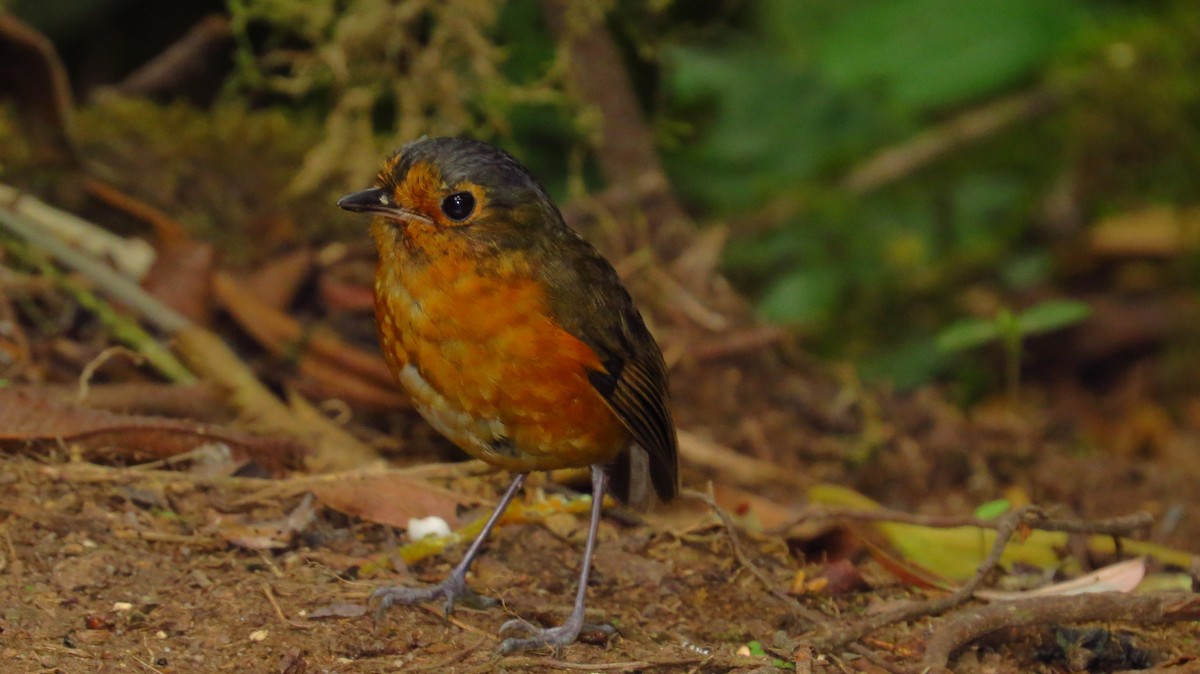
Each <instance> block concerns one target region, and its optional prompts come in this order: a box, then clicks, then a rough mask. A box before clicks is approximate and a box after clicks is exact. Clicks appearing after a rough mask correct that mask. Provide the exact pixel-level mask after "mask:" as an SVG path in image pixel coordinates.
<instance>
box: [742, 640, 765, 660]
mask: <svg viewBox="0 0 1200 674" xmlns="http://www.w3.org/2000/svg"><path fill="white" fill-rule="evenodd" d="M746 647H747V648H749V649H750V655H753V656H758V657H761V656H763V655H766V654H767V652H766V651H765V650H763V645H762V642H759V641H751V642H750V643H748V644H746Z"/></svg>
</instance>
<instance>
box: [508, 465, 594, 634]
mask: <svg viewBox="0 0 1200 674" xmlns="http://www.w3.org/2000/svg"><path fill="white" fill-rule="evenodd" d="M607 485H608V474H607V473H605V472H604V468H602V467H600V466H592V519H591V521H590V522H589V523H588V536H587V544H586V545H585V546H584V548H583V564H582V568H581V569H580V571H579V589H578V590H577V591H576V592H575V606H574V608H572V609H571V616H570V617H569V618H567V622H565V623H563V624H562V625H559V626H558V627H549V628H541V627H535V626H534V625H531V624H530V623H528V622H525V621H524V620H510V621H508V622H506V623H504V625H502V626H501V627H500V633H501V634H504V633H505V632H516V631H520V632H524V633H526V634H528V635H529V636H528V637H526V638H524V639H516V638H510V639H505V640H504V641H503V642H501V644H500V652H501V653H505V654H507V653H513V652H516V651H525V650H530V649H534V648H543V647H546V646H549V647H550V648H554V649H557V648H560V647H562V646H566V645H567V644H570V643H573V642H574V641H575V639H577V638H578V637H579V632H580V631H581V630H582V629H583V627H584V623H583V610H584V608H583V605H584V599H585V598H586V596H587V584H588V575H589V574H590V573H591V570H592V552H593V551H594V550H595V549H596V532H597V531H598V530H599V529H600V510H601V507H602V506H603V504H604V488H605V487H606V486H607ZM589 627H590V626H589ZM599 629H601V630H603V631H606V632H608V633H612V632H614V631H615V630H613V628H612V627H611V626H609V625H603V626H599Z"/></svg>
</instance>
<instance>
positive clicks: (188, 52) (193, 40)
mask: <svg viewBox="0 0 1200 674" xmlns="http://www.w3.org/2000/svg"><path fill="white" fill-rule="evenodd" d="M233 43H234V41H233V31H232V30H230V28H229V19H227V18H225V17H224V16H221V15H219V14H210V15H209V16H206V17H204V18H203V19H201V20H200V22H199V23H197V24H196V25H195V26H192V28H191V30H189V31H188V32H187V33H186V34H185V35H184V36H183V37H182V38H180V40H179V41H178V42H176V43H175V44H172V45H171V46H170V47H167V49H166V50H165V51H163V52H162V53H161V54H159V55H158V56H155V57H154V58H153V59H151V60H150V61H148V62H146V63H145V64H143V65H142V66H141V67H140V68H138V69H137V70H135V71H133V73H131V74H130V75H129V76H128V77H126V78H125V79H124V80H122V81H121V83H120V84H118V85H117V90H118V91H120V92H121V93H123V94H128V95H132V96H148V95H154V94H160V95H161V94H167V93H170V92H173V91H178V90H180V89H182V88H183V86H184V85H185V84H187V82H188V80H191V79H195V78H197V77H198V76H200V75H203V74H204V69H205V68H206V67H208V66H210V65H212V64H213V63H214V61H216V60H217V59H218V58H219V57H220V56H221V55H222V54H225V53H227V52H228V51H229V50H230V49H231V48H232V46H233ZM225 58H228V55H227V54H226V56H225Z"/></svg>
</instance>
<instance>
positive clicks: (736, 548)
mask: <svg viewBox="0 0 1200 674" xmlns="http://www.w3.org/2000/svg"><path fill="white" fill-rule="evenodd" d="M680 494H681V495H682V496H687V497H691V498H694V499H699V500H701V501H704V502H705V503H706V504H708V507H709V508H711V509H712V511H713V513H715V514H716V516H717V517H718V518H720V520H721V524H722V525H724V527H725V533H726V534H727V535H728V536H729V547H730V548H732V549H733V556H734V558H735V559H737V562H738V564H741V565H742V567H744V568H745V569H746V570H747V571H749V572H750V573H751V574H752V575H753V576H754V577H755V578H757V579H758V582H760V583H762V586H763V588H765V589H766V590H767V592H770V593H771V596H773V597H775V598H776V599H778V600H779V601H781V602H783V604H784V605H785V606H787V607H788V610H790V611H791V612H792V613H793V614H794V615H796V616H798V617H800V618H803V619H804V620H806V621H808V622H809V623H811V624H813V625H818V626H819V625H824V624H826V623H828V622H829V618H828V617H826V616H825V615H824V614H823V613H820V612H818V611H814V610H812V609H809V608H807V607H804V606H801V605H800V602H798V601H796V600H795V599H794V598H793V597H791V596H789V595H788V594H787V593H786V592H783V591H782V590H780V589H778V588H776V587H775V584H774V583H772V582H771V579H770V578H768V577H767V574H766V573H764V572H763V570H762V569H760V568H758V565H757V564H755V563H754V562H753V561H751V560H750V558H749V557H747V556H746V553H745V551H743V550H742V545H741V543H740V542H739V541H738V535H737V526H736V525H735V524H734V523H733V519H732V518H731V517H730V516H729V513H727V512H725V509H724V508H722V507H721V506H719V505H717V502H716V500H715V499H714V498H713V497H712V496H711V495H709V494H705V493H704V492H701V491H695V490H693V489H684V490H683V491H682V492H680Z"/></svg>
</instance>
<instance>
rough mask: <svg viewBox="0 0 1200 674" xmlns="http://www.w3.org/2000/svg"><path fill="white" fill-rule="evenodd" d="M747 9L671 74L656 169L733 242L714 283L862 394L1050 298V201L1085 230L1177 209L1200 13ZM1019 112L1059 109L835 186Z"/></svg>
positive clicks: (848, 2)
mask: <svg viewBox="0 0 1200 674" xmlns="http://www.w3.org/2000/svg"><path fill="white" fill-rule="evenodd" d="M752 4H753V6H754V8H755V11H754V12H753V13H752V16H751V19H750V20H748V21H746V22H745V24H744V25H742V26H741V27H740V30H731V31H726V32H725V33H724V34H723V35H722V37H721V39H719V40H708V41H706V42H705V43H704V44H690V45H689V44H684V45H680V46H678V47H676V48H674V49H671V50H670V51H669V52H668V53H667V55H666V68H665V73H666V76H665V78H664V87H665V88H666V90H667V92H668V95H667V97H666V98H667V100H668V101H669V104H670V105H669V106H668V109H667V110H666V111H664V113H663V114H666V115H669V116H671V117H672V118H674V119H675V120H676V121H675V126H674V127H672V128H674V129H675V130H676V134H675V135H674V137H671V138H669V139H667V143H666V145H667V147H668V148H670V149H669V151H668V166H669V167H670V171H671V173H672V176H673V178H674V180H675V183H676V185H677V186H678V188H679V190H680V191H681V193H682V194H683V195H684V196H685V197H686V198H687V200H688V201H689V203H690V204H692V205H693V207H694V208H695V209H696V210H697V212H699V213H701V214H702V217H703V218H716V219H720V220H724V221H726V222H728V223H729V224H730V226H731V228H732V230H733V232H734V236H733V238H732V240H731V242H730V244H729V247H728V249H727V255H726V260H725V261H726V266H725V269H726V272H727V273H728V274H729V276H730V277H731V278H732V279H733V280H734V281H735V282H736V283H738V284H739V285H740V286H741V287H742V288H743V289H745V290H746V291H747V292H749V293H750V294H751V295H752V296H754V297H757V298H758V306H759V309H760V310H761V312H762V314H763V315H764V316H765V317H766V318H768V319H770V320H773V321H777V322H781V323H785V324H789V325H792V326H794V327H796V328H797V329H798V330H800V331H802V332H803V333H804V334H805V335H806V336H807V338H808V339H807V343H808V344H810V345H811V346H813V347H814V348H815V349H816V350H817V351H819V352H820V353H822V354H824V355H827V356H830V357H834V358H843V359H851V360H854V361H856V362H858V363H859V364H860V365H861V368H862V370H863V372H864V374H865V375H866V376H868V377H882V378H886V379H889V380H891V381H893V382H895V383H897V384H898V385H900V386H910V385H914V384H917V383H921V382H924V381H928V380H929V379H930V378H931V377H933V376H936V375H937V374H938V373H943V372H946V371H947V370H948V368H950V367H951V366H952V365H953V364H954V363H955V359H956V358H957V356H956V355H955V354H954V353H952V352H950V351H947V350H943V349H938V348H937V335H938V334H939V332H941V331H942V330H943V329H944V328H945V327H946V326H947V325H950V324H951V323H954V322H955V321H956V320H959V319H961V318H963V317H964V314H967V315H979V316H991V315H993V314H994V312H995V310H996V309H997V308H998V306H996V305H997V304H998V303H1001V302H1002V300H1001V298H1014V297H1015V298H1016V301H1017V303H1018V304H1019V303H1020V302H1021V299H1020V298H1021V297H1022V296H1024V295H1028V294H1031V293H1033V291H1035V290H1042V291H1045V290H1050V291H1051V292H1055V288H1056V286H1057V292H1062V288H1061V286H1060V285H1059V284H1060V283H1062V282H1064V280H1065V279H1064V278H1063V276H1064V263H1063V260H1061V259H1059V257H1057V256H1056V254H1055V253H1053V252H1051V251H1052V248H1051V247H1050V244H1051V243H1053V241H1052V240H1051V239H1052V237H1050V236H1048V235H1047V231H1048V230H1053V229H1054V228H1055V227H1056V226H1057V225H1058V223H1055V222H1050V220H1051V219H1052V216H1048V215H1046V212H1047V211H1048V210H1049V207H1048V206H1047V203H1048V201H1049V200H1050V199H1051V198H1053V197H1054V195H1055V191H1056V190H1059V191H1061V189H1062V185H1064V184H1066V185H1069V186H1070V187H1071V188H1072V189H1071V190H1070V191H1071V192H1072V194H1071V198H1072V199H1073V200H1074V201H1073V203H1072V206H1073V207H1074V208H1075V209H1076V211H1077V212H1078V214H1079V215H1080V216H1082V217H1083V218H1084V219H1085V220H1090V219H1094V218H1095V217H1097V216H1099V215H1102V214H1104V213H1106V212H1109V211H1111V210H1114V209H1121V208H1126V207H1130V206H1134V205H1138V204H1143V203H1146V202H1147V201H1153V200H1156V199H1157V200H1166V201H1168V202H1169V203H1174V204H1189V203H1192V202H1194V199H1195V194H1194V186H1195V177H1196V176H1197V175H1200V165H1197V162H1198V161H1200V132H1198V131H1197V129H1198V128H1200V127H1197V126H1196V125H1195V124H1194V120H1195V119H1200V108H1198V107H1197V102H1198V101H1200V99H1198V98H1197V97H1198V96H1200V86H1198V84H1197V82H1196V79H1195V77H1194V76H1193V75H1192V74H1193V73H1195V72H1197V66H1200V61H1198V59H1200V4H1197V3H1194V2H1186V1H1184V0H1177V1H1173V2H1130V3H1115V2H1083V1H1082V0H976V1H972V2H959V1H957V0H800V1H797V0H759V1H758V2H755V3H752ZM1024 92H1039V93H1044V94H1045V95H1046V96H1048V97H1052V99H1053V100H1054V101H1055V102H1056V106H1055V107H1053V108H1052V109H1051V111H1050V112H1049V113H1048V114H1046V115H1044V116H1041V117H1038V118H1037V119H1035V120H1034V121H1033V122H1031V123H1016V124H1011V125H1009V126H1007V127H1004V128H1001V129H999V130H998V131H996V132H994V133H991V134H989V135H987V136H986V137H985V138H983V139H982V140H980V141H979V142H975V143H969V144H964V145H963V146H962V147H958V148H955V149H954V150H953V151H952V152H950V153H949V155H948V156H947V157H945V158H943V159H940V160H938V161H935V162H932V163H931V164H930V165H928V166H925V167H923V168H921V169H920V170H917V171H915V172H913V173H911V174H907V175H903V176H901V177H900V178H899V179H897V180H896V181H894V182H892V183H890V184H886V185H884V186H882V187H880V188H878V189H874V190H870V191H867V192H866V193H865V194H859V193H857V192H856V191H854V190H852V189H850V188H848V187H847V185H846V183H845V178H846V176H847V175H848V174H849V173H850V172H851V171H852V170H853V169H855V168H856V167H858V166H860V165H862V164H863V163H864V162H865V161H866V160H867V159H868V158H870V157H871V156H872V154H873V153H875V152H878V151H879V150H881V149H883V148H887V147H892V146H897V145H900V146H902V144H903V143H905V142H906V141H908V140H909V139H911V138H913V137H915V136H917V135H918V134H922V133H931V134H934V135H936V134H938V133H939V132H941V127H940V125H942V124H944V123H946V121H947V120H948V119H951V118H953V117H954V116H955V115H958V114H961V113H964V112H968V111H972V110H977V109H982V108H986V106H988V105H989V104H990V103H992V102H993V101H997V100H1000V99H1003V98H1004V97H1006V96H1010V95H1013V94H1017V93H1024ZM681 119H682V120H687V121H688V122H689V123H690V126H687V127H683V129H684V130H683V131H682V132H680V131H679V129H680V128H681V127H680V125H679V120H681ZM1076 243H1077V244H1081V243H1082V242H1081V241H1076ZM979 295H984V296H988V297H992V298H994V301H993V302H991V303H987V302H985V303H984V304H985V306H982V307H980V306H978V304H979V303H978V302H977V301H974V299H977V298H978V296H979ZM1043 295H1044V293H1043Z"/></svg>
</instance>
